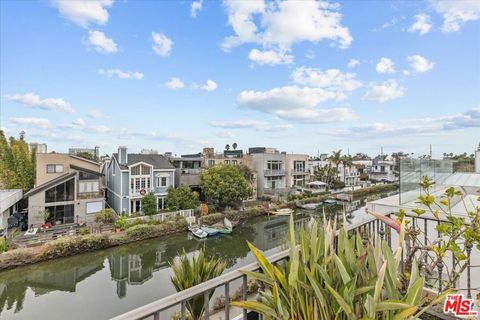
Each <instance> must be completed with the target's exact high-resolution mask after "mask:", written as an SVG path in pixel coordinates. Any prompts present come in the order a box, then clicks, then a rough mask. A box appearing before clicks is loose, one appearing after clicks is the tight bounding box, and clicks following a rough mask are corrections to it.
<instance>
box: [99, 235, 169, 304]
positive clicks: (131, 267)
mask: <svg viewBox="0 0 480 320" xmlns="http://www.w3.org/2000/svg"><path fill="white" fill-rule="evenodd" d="M165 251H166V245H164V244H161V245H160V246H157V247H156V248H155V249H154V250H148V251H146V252H143V253H140V254H138V253H126V254H118V253H115V254H111V255H110V256H109V257H108V264H109V266H110V274H111V277H112V279H113V280H114V281H115V282H116V283H117V296H118V297H119V298H123V297H125V296H126V295H127V284H129V285H141V284H143V283H144V282H146V281H147V280H149V279H151V278H152V276H153V272H155V271H157V270H160V269H162V268H164V267H166V266H167V265H168V259H167V258H166V257H165Z"/></svg>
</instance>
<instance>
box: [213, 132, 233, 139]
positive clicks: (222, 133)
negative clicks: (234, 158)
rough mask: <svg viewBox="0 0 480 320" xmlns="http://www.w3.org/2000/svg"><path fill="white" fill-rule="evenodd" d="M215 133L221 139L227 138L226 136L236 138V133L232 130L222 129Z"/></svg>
mask: <svg viewBox="0 0 480 320" xmlns="http://www.w3.org/2000/svg"><path fill="white" fill-rule="evenodd" d="M215 135H216V136H217V137H218V138H221V139H225V138H228V139H232V138H236V135H235V134H234V133H233V132H230V131H220V132H217V133H215Z"/></svg>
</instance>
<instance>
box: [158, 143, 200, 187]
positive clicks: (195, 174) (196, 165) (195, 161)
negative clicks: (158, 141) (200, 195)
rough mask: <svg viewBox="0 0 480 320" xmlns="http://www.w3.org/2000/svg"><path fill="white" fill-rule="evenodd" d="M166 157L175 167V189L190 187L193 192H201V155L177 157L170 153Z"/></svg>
mask: <svg viewBox="0 0 480 320" xmlns="http://www.w3.org/2000/svg"><path fill="white" fill-rule="evenodd" d="M165 157H166V158H167V159H168V160H170V162H171V163H172V164H173V166H174V167H175V187H179V186H188V187H190V188H192V190H196V191H200V189H199V188H200V174H201V173H202V165H203V157H202V154H201V153H197V154H186V155H181V156H180V157H176V156H173V155H172V153H171V152H169V153H165Z"/></svg>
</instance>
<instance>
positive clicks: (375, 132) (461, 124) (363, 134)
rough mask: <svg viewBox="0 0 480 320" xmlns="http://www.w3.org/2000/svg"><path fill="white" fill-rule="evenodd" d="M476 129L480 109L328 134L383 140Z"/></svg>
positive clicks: (374, 124)
mask: <svg viewBox="0 0 480 320" xmlns="http://www.w3.org/2000/svg"><path fill="white" fill-rule="evenodd" d="M478 127H480V107H477V108H472V109H470V110H467V111H465V112H463V113H459V114H456V115H453V116H444V117H438V118H421V119H400V120H398V121H396V122H376V123H370V124H366V125H360V126H354V127H351V128H348V129H347V130H338V131H334V132H330V134H332V135H335V136H338V135H339V136H345V137H348V138H385V137H391V136H404V135H416V136H418V135H432V134H435V135H438V133H439V132H441V131H449V130H460V129H465V128H478Z"/></svg>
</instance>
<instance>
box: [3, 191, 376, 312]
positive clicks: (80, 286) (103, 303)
mask: <svg viewBox="0 0 480 320" xmlns="http://www.w3.org/2000/svg"><path fill="white" fill-rule="evenodd" d="M377 197H378V196H377ZM367 199H368V200H370V199H371V198H362V199H358V200H354V201H353V202H351V203H350V204H349V205H347V206H346V208H347V211H349V213H350V214H349V223H357V222H359V221H362V219H366V218H367V214H366V212H365V202H366V201H367ZM337 210H338V212H341V211H343V206H338V208H337ZM308 219H310V216H309V213H308V212H306V211H298V212H297V215H296V221H297V222H299V223H301V222H302V221H308ZM287 222H288V217H275V216H270V217H268V216H263V217H258V218H254V219H249V220H246V221H244V222H243V223H241V224H240V225H239V226H238V227H237V228H236V229H235V231H234V233H233V234H232V235H226V236H219V237H214V238H209V239H205V240H197V239H195V238H193V237H192V236H191V235H190V234H186V233H182V234H175V235H169V236H166V237H163V238H156V239H151V240H146V241H141V242H135V243H130V244H127V245H123V246H118V247H114V248H109V249H105V250H98V251H94V252H90V253H85V254H80V255H76V256H72V257H67V258H62V259H56V260H51V261H46V262H41V263H37V264H33V265H29V266H23V267H19V268H17V269H15V270H6V271H2V272H0V318H1V319H36V318H45V319H51V320H55V319H72V320H74V319H108V318H110V317H113V316H115V315H118V314H121V313H123V312H126V311H128V310H131V309H134V308H136V307H139V306H142V305H145V304H147V303H149V302H152V301H155V300H157V299H160V298H163V297H166V296H168V295H170V294H172V293H174V292H175V289H174V288H173V286H172V285H171V283H170V276H171V269H170V268H169V261H171V260H172V259H173V258H174V257H175V256H177V254H178V253H179V252H180V251H182V250H185V251H186V252H187V253H190V254H194V253H195V252H196V251H198V250H199V249H200V248H202V247H204V248H205V249H206V253H207V256H209V257H217V258H221V259H222V260H224V261H225V262H226V263H227V267H228V268H227V271H228V270H233V269H236V268H238V267H241V266H243V265H246V264H248V263H251V262H253V261H254V258H253V256H252V255H251V253H250V251H249V249H248V246H247V243H246V242H247V241H250V242H252V243H253V244H254V245H255V246H256V247H258V248H260V249H262V250H264V251H265V252H266V254H267V255H270V254H273V253H275V252H278V251H280V250H281V248H282V244H283V241H284V238H285V236H286V233H287V230H288V224H287ZM232 289H233V288H232ZM59 306H61V308H60V307H59Z"/></svg>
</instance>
